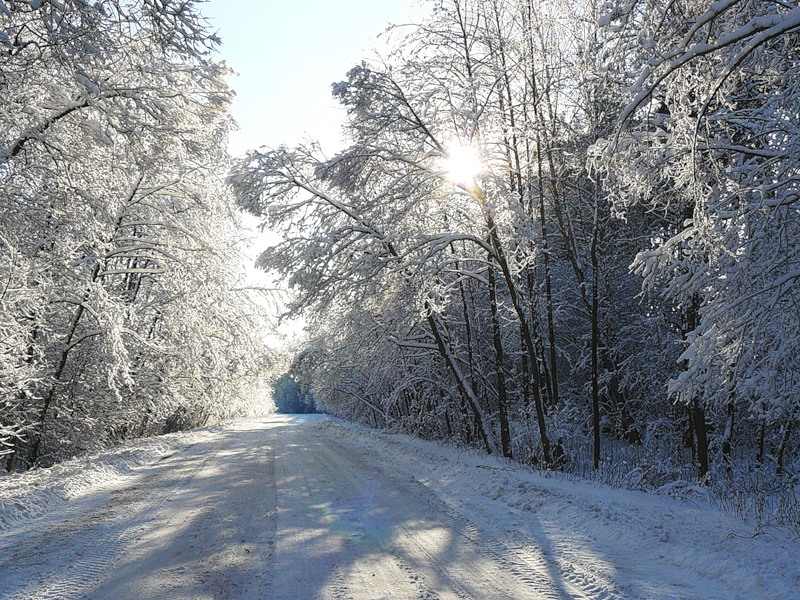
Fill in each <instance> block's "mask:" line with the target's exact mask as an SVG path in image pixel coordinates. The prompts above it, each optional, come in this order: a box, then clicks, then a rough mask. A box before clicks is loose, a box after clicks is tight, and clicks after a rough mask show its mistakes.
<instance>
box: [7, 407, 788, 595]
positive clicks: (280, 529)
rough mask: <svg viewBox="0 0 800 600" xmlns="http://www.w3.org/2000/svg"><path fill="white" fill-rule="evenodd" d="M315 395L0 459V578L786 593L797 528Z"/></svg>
mask: <svg viewBox="0 0 800 600" xmlns="http://www.w3.org/2000/svg"><path fill="white" fill-rule="evenodd" d="M754 533H755V532H754V531H753V530H752V527H749V526H747V525H745V524H744V523H742V522H741V521H738V520H736V519H734V518H730V517H726V516H725V515H722V514H720V513H719V512H718V511H716V510H715V509H713V508H710V507H708V506H706V505H703V504H701V503H698V502H686V501H682V500H679V499H675V498H667V497H658V496H652V495H647V494H644V493H641V492H631V491H624V490H614V489H609V488H606V487H603V486H599V485H594V484H591V483H587V482H575V481H569V480H566V479H564V478H563V477H562V476H560V475H553V474H550V475H546V474H539V473H536V472H533V471H532V470H530V469H528V468H526V467H523V466H520V465H515V464H513V463H509V462H505V461H503V460H499V459H494V458H492V457H487V456H485V455H481V454H477V453H472V452H465V451H460V450H458V449H455V448H447V447H442V446H439V445H436V444H433V443H429V442H425V441H421V440H416V439H413V438H410V437H407V436H403V435H387V434H383V433H378V432H374V431H371V430H367V429H363V428H360V427H357V426H354V425H350V424H346V423H343V422H340V421H337V420H335V419H328V418H325V417H322V416H319V415H307V416H297V417H292V416H282V415H274V416H271V417H268V418H264V419H261V420H251V421H237V422H234V423H230V424H227V425H226V426H224V427H217V428H214V429H207V430H199V431H195V432H190V433H187V434H179V435H174V436H164V437H161V438H156V439H151V440H142V441H137V442H132V443H130V444H127V445H125V446H121V447H119V448H115V449H113V450H110V451H109V452H107V453H103V454H99V455H96V456H93V457H88V458H84V459H79V460H74V461H70V462H68V463H64V464H62V465H59V466H57V467H54V468H52V469H47V470H42V471H39V472H35V473H29V474H25V475H10V476H4V477H0V598H275V599H281V598H287V599H289V598H291V599H301V598H330V599H344V598H352V599H362V598H392V599H399V598H415V599H419V598H428V599H441V600H444V599H447V598H479V599H480V598H492V599H494V598H626V599H627V598H748V599H749V598H793V597H800V592H799V590H800V541H798V540H796V539H792V538H791V536H790V535H789V534H788V533H787V532H784V531H779V530H770V531H769V532H760V534H759V535H755V536H754Z"/></svg>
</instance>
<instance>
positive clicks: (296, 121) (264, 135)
mask: <svg viewBox="0 0 800 600" xmlns="http://www.w3.org/2000/svg"><path fill="white" fill-rule="evenodd" d="M408 6H409V3H408V0H210V1H208V2H206V3H204V4H203V5H201V10H202V12H203V14H204V15H206V16H207V17H209V19H210V22H211V26H212V28H214V29H216V30H217V31H218V33H219V35H220V37H221V38H222V47H221V49H220V58H222V59H224V60H226V61H227V62H228V64H229V65H230V66H231V67H232V68H233V69H234V70H235V71H237V72H238V73H239V76H238V77H234V78H233V79H232V80H231V81H230V84H231V87H232V88H233V89H234V90H235V91H236V94H237V101H236V103H235V105H234V107H233V115H234V118H236V120H237V121H238V123H239V126H240V128H241V131H240V132H238V133H237V134H236V135H235V136H234V137H233V139H232V140H231V151H232V153H233V154H235V155H238V154H243V153H244V151H245V150H248V149H251V148H258V147H259V146H262V145H266V146H270V147H276V146H279V145H280V144H287V145H292V144H296V143H297V142H299V141H301V140H303V139H304V138H306V137H310V138H313V139H317V140H319V141H320V142H321V143H322V146H323V149H325V150H326V151H327V152H328V153H330V152H332V151H335V150H336V147H337V145H338V140H339V137H340V136H339V124H340V122H341V118H342V111H341V109H339V108H337V106H336V103H335V101H334V100H333V99H332V98H331V92H330V90H331V87H330V86H331V84H332V83H334V82H336V81H341V80H343V79H344V78H345V76H346V73H347V71H348V70H349V69H350V68H351V67H352V66H354V65H356V64H358V62H360V60H361V59H362V58H364V57H367V56H368V55H369V49H370V47H371V45H372V43H373V40H374V39H375V37H376V36H377V35H378V34H380V33H381V32H382V31H383V30H384V29H385V27H386V25H387V24H388V23H390V22H391V23H403V22H407V20H408V14H409V9H408Z"/></svg>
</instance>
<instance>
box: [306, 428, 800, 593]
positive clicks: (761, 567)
mask: <svg viewBox="0 0 800 600" xmlns="http://www.w3.org/2000/svg"><path fill="white" fill-rule="evenodd" d="M314 426H315V427H324V428H335V429H336V431H337V436H338V437H343V438H347V439H348V442H349V443H352V444H354V445H358V446H360V448H361V449H362V450H363V452H364V453H365V454H367V455H369V456H373V457H375V458H374V459H373V460H375V462H378V463H384V464H390V465H392V472H393V473H394V474H395V475H397V474H400V473H405V475H406V476H407V477H408V478H411V479H415V480H417V481H419V482H421V483H422V484H423V485H425V486H426V487H428V488H429V489H430V490H431V491H432V492H433V493H434V494H436V495H437V496H438V497H439V498H440V499H441V500H442V501H443V502H445V503H446V504H448V505H450V506H451V507H452V508H453V509H454V510H456V511H458V512H460V513H462V514H464V515H466V516H468V517H470V518H471V520H473V521H474V522H478V523H482V524H488V525H489V526H490V527H491V528H492V529H493V530H494V531H495V532H500V534H501V535H502V534H503V533H505V534H506V536H507V537H509V539H515V540H517V541H518V543H519V544H521V545H524V544H537V545H539V546H540V547H543V548H548V550H546V552H547V553H548V554H549V555H550V557H551V558H552V560H553V561H554V562H555V563H556V564H557V565H558V566H559V569H560V570H561V572H562V574H565V575H566V576H568V575H569V570H570V568H571V566H572V565H574V564H577V563H582V564H587V563H590V564H592V563H593V564H594V565H596V572H595V573H594V576H595V577H596V579H597V580H602V579H603V578H607V579H608V580H609V581H614V582H615V585H616V587H617V589H620V588H622V589H623V590H624V592H625V597H637V598H695V597H702V598H748V599H749V598H765V597H771V598H797V597H800V596H798V594H800V591H799V590H800V540H798V539H797V538H796V536H793V534H792V533H791V532H790V531H788V530H784V529H778V528H770V529H769V530H766V529H763V528H762V529H757V528H754V527H753V526H751V525H747V524H746V523H744V522H743V521H741V520H739V519H737V518H735V517H731V516H727V515H725V514H722V513H721V512H720V511H719V510H718V509H716V508H714V507H713V506H711V505H709V503H708V502H707V501H705V500H703V499H701V498H699V497H697V496H695V495H693V494H686V495H684V496H682V497H668V496H667V497H665V496H658V495H653V494H648V493H644V492H637V491H630V490H621V489H614V488H610V487H607V486H604V485H601V484H596V483H591V482H587V481H581V480H576V479H575V478H574V477H567V476H564V475H562V474H560V473H558V474H554V473H540V472H537V471H535V470H533V469H531V468H529V467H526V466H524V465H520V464H518V463H513V462H511V461H507V460H503V459H500V458H494V457H490V456H486V455H484V454H481V453H477V452H472V451H465V450H459V449H456V448H448V447H443V446H440V445H437V444H434V443H431V442H426V441H423V440H419V439H415V438H412V437H409V436H406V435H402V434H395V435H386V434H382V433H378V432H375V431H372V430H369V429H366V428H363V427H360V426H357V425H353V424H350V423H345V422H342V421H338V420H333V419H332V420H329V421H325V422H322V423H318V424H315V425H314Z"/></svg>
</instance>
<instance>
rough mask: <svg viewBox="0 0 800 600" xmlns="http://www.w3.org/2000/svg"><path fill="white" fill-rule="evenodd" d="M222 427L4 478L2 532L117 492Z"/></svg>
mask: <svg viewBox="0 0 800 600" xmlns="http://www.w3.org/2000/svg"><path fill="white" fill-rule="evenodd" d="M219 429H220V427H219V426H216V427H211V428H203V429H196V430H193V431H184V432H179V433H171V434H168V435H163V436H159V437H154V438H142V439H138V440H130V441H127V442H125V443H123V444H120V445H119V446H116V447H113V448H109V449H106V450H103V451H100V452H97V453H94V454H89V455H87V456H82V457H79V458H74V459H72V460H68V461H64V462H62V463H58V464H56V465H54V466H53V467H50V468H47V469H37V470H34V471H29V472H27V473H3V475H2V476H0V532H3V531H7V530H8V529H10V528H11V527H13V526H15V525H17V524H19V523H20V522H22V521H25V520H27V519H31V518H35V517H40V516H42V515H45V514H47V513H48V512H49V511H50V510H51V509H52V508H53V507H54V506H56V505H59V504H61V503H64V502H67V501H70V500H74V499H77V498H81V497H83V496H84V495H86V494H87V493H88V492H89V491H91V492H96V491H98V490H99V489H103V488H109V487H113V486H114V484H115V483H118V482H119V481H120V480H121V479H123V478H125V477H128V476H131V475H134V474H135V473H136V472H137V470H138V469H139V468H141V467H143V466H146V465H149V464H152V463H154V462H156V461H159V460H163V459H164V458H167V457H168V456H170V455H172V454H174V453H175V452H178V451H180V450H183V449H184V448H187V447H189V446H192V445H194V444H196V443H197V442H199V441H202V440H204V439H206V438H208V437H210V436H211V435H213V434H214V432H216V431H219Z"/></svg>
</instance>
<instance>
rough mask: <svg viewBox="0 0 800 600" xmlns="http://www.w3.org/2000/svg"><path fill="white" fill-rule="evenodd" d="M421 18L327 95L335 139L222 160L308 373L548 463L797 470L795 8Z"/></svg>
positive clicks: (363, 416) (447, 434) (631, 7)
mask: <svg viewBox="0 0 800 600" xmlns="http://www.w3.org/2000/svg"><path fill="white" fill-rule="evenodd" d="M429 6H430V7H431V13H430V16H429V17H427V18H426V19H425V20H424V21H423V22H422V23H420V24H419V25H418V26H417V27H401V28H396V29H393V30H389V31H388V32H387V33H386V34H385V36H384V37H385V38H386V39H387V40H388V42H387V43H388V44H389V46H388V49H387V51H386V52H385V53H384V56H383V57H381V58H379V59H375V60H371V61H366V62H364V63H362V64H360V65H357V66H355V67H354V68H353V69H352V70H351V71H350V72H349V73H348V74H347V78H346V80H344V81H342V82H341V83H337V84H335V85H334V86H333V94H334V96H335V97H336V98H337V99H338V100H339V101H340V102H341V104H342V106H343V107H344V108H345V109H346V110H347V114H348V121H347V126H346V133H347V135H348V138H349V145H348V147H347V148H346V149H345V150H344V151H342V152H341V153H339V154H338V155H336V156H334V157H333V158H327V157H324V156H321V155H320V154H319V153H318V151H317V149H316V148H315V147H314V146H313V145H312V146H299V147H296V148H286V147H282V148H278V149H274V150H261V151H253V152H250V153H249V154H248V156H247V157H246V158H244V159H242V160H241V161H240V162H239V164H237V165H236V167H235V169H234V170H233V172H232V174H231V177H230V181H231V183H232V184H233V186H234V187H235V190H236V193H237V195H238V199H239V202H240V204H241V205H242V206H244V207H245V208H246V209H248V210H249V211H251V212H252V213H254V214H256V215H260V216H262V218H263V219H264V223H265V224H267V225H268V226H270V227H273V228H275V229H277V230H278V231H280V232H281V233H282V241H281V242H280V243H278V244H276V245H275V246H273V247H270V248H268V249H267V250H266V251H265V252H264V253H263V255H262V256H261V258H260V259H259V264H260V265H261V266H262V267H264V268H267V269H271V270H274V271H275V272H277V273H279V274H281V275H283V276H284V277H285V278H286V279H287V281H288V282H289V284H290V285H291V286H292V287H293V290H294V293H295V295H294V302H293V305H292V309H293V310H294V311H295V312H297V313H301V314H303V315H304V316H305V318H306V319H307V321H308V322H309V324H310V326H309V331H311V332H313V333H312V335H311V337H310V340H309V342H308V344H307V345H306V347H305V348H304V350H303V351H302V352H301V353H300V354H299V355H298V357H297V359H296V361H295V365H294V367H293V370H292V373H293V375H294V376H295V377H296V378H297V380H298V381H300V382H301V383H302V384H303V385H304V386H308V387H310V389H312V390H313V392H314V397H315V400H316V402H317V403H318V404H319V405H320V406H321V407H322V408H323V409H324V410H326V411H330V412H332V413H335V414H339V415H342V416H345V417H347V418H351V419H355V420H358V421H362V422H365V423H368V424H372V425H374V426H379V427H392V428H399V429H402V430H404V431H409V432H413V433H416V434H418V435H421V436H423V437H429V438H446V439H456V440H460V441H461V442H462V443H464V444H468V445H474V446H476V447H480V448H483V449H485V451H487V452H491V453H497V454H500V455H502V456H506V457H514V458H518V459H520V460H523V461H527V462H531V463H533V464H537V465H539V466H541V467H548V466H553V465H555V464H556V463H558V464H561V463H563V462H564V461H566V462H567V464H568V465H569V464H572V465H573V467H575V466H577V465H579V464H583V465H590V466H591V468H594V469H599V468H600V466H601V465H602V464H607V463H609V462H610V461H611V462H613V461H614V459H613V457H615V456H616V457H617V459H620V460H621V458H622V457H628V458H631V457H632V458H631V460H632V462H630V463H629V464H631V465H634V464H635V465H637V469H638V472H639V473H640V474H641V473H647V474H648V477H651V479H652V481H653V482H656V483H657V482H658V481H659V480H661V481H664V480H669V479H670V478H671V479H674V478H682V477H689V476H690V475H691V471H693V472H694V474H695V475H696V476H698V477H701V478H706V477H711V476H717V478H721V477H725V476H730V475H731V474H732V473H733V474H734V475H735V474H736V473H746V472H747V471H749V470H759V471H761V472H764V473H772V475H773V476H775V475H776V474H778V476H780V474H782V473H785V472H786V471H787V470H792V469H796V465H797V459H798V449H799V448H800V431H798V422H799V421H800V350H799V348H800V345H798V343H797V341H798V340H799V339H800V312H798V306H800V287H799V286H798V285H797V281H798V279H799V278H800V210H798V208H800V179H798V165H800V162H799V159H798V156H800V121H798V118H797V115H798V114H800V86H798V81H800V51H799V49H800V8H797V7H796V5H795V3H789V2H751V1H749V0H729V1H725V2H716V3H711V2H709V1H705V0H683V1H680V2H650V1H643V2H607V1H605V0H604V1H602V2H601V1H599V0H598V1H589V2H585V1H580V2H578V1H574V0H544V1H541V2H534V1H533V0H434V1H432V2H430V3H429ZM470 162H472V163H473V164H472V165H471V170H470V169H468V168H467V167H468V166H469V164H468V163H470ZM465 169H466V170H465ZM556 447H558V451H557V452H556V454H557V456H554V448H556ZM792 465H795V466H794V467H792ZM631 468H633V467H631ZM795 472H796V471H795Z"/></svg>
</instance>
